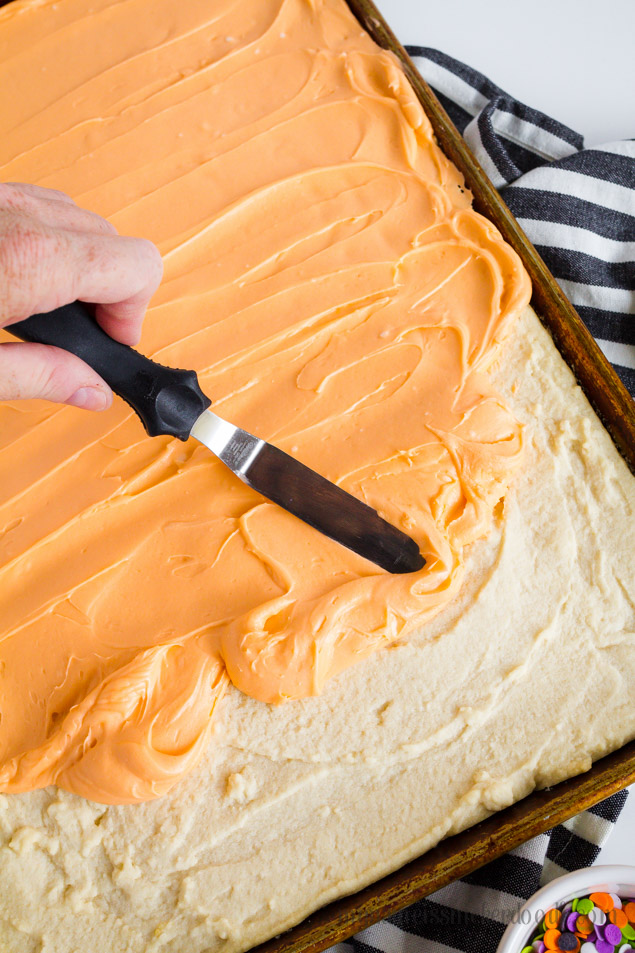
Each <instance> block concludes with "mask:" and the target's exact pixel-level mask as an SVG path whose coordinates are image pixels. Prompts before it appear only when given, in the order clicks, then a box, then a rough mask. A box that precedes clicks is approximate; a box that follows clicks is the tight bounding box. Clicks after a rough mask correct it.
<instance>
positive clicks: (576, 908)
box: [571, 897, 578, 913]
mask: <svg viewBox="0 0 635 953" xmlns="http://www.w3.org/2000/svg"><path fill="white" fill-rule="evenodd" d="M571 906H572V908H573V910H574V911H575V913H577V912H578V898H577V897H575V899H574V900H573V901H572V903H571Z"/></svg>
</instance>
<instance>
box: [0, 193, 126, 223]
mask: <svg viewBox="0 0 635 953" xmlns="http://www.w3.org/2000/svg"><path fill="white" fill-rule="evenodd" d="M52 192H53V190H52V189H40V188H38V187H37V186H33V187H32V189H29V188H28V187H27V186H25V185H15V186H13V185H11V184H2V185H0V208H3V209H5V210H6V209H7V208H8V209H11V210H12V211H14V212H21V213H22V214H23V215H28V216H31V217H32V218H33V219H35V221H36V222H37V223H38V224H39V225H47V226H49V227H51V228H66V229H69V230H73V231H79V232H104V233H107V234H109V235H113V234H114V235H116V234H117V229H116V228H115V226H114V225H112V224H111V223H110V222H108V221H106V219H105V218H102V217H101V215H97V214H96V213H95V212H90V211H89V210H88V209H85V208H80V207H79V206H78V205H75V203H74V202H73V200H72V199H69V200H68V201H62V200H60V199H56V198H51V195H50V193H52ZM62 194H63V193H60V195H62ZM66 198H67V197H66Z"/></svg>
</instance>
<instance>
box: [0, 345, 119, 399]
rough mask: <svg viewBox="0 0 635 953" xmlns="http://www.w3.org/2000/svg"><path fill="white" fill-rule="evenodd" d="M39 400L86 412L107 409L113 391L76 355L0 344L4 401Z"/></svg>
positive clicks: (0, 392) (0, 393)
mask: <svg viewBox="0 0 635 953" xmlns="http://www.w3.org/2000/svg"><path fill="white" fill-rule="evenodd" d="M32 397H39V398H42V399H43V400H52V401H56V402H57V403H60V404H72V405H73V406H74V407H83V408H84V409H86V410H105V409H106V408H107V407H110V404H111V403H112V391H111V390H110V388H109V387H108V385H107V384H106V382H105V381H103V380H102V379H101V377H99V375H98V374H96V373H95V371H94V370H93V369H92V368H91V367H89V366H88V364H84V362H83V361H81V360H80V359H79V358H78V357H75V355H74V354H69V353H68V351H62V350H61V349H60V348H58V347H48V346H47V345H45V344H22V343H16V344H13V343H7V344H0V400H24V399H27V398H32Z"/></svg>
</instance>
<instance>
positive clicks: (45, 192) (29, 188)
mask: <svg viewBox="0 0 635 953" xmlns="http://www.w3.org/2000/svg"><path fill="white" fill-rule="evenodd" d="M4 185H8V186H9V188H11V189H16V190H18V191H20V192H24V193H25V194H27V195H32V196H33V197H34V198H36V199H37V198H41V199H49V200H52V201H54V202H66V203H70V204H71V205H74V204H75V201H74V199H72V198H71V197H70V195H67V194H66V192H61V191H60V190H59V189H45V188H44V187H43V186H41V185H32V184H31V183H30V182H5V183H4Z"/></svg>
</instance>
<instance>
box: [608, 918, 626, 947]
mask: <svg viewBox="0 0 635 953" xmlns="http://www.w3.org/2000/svg"><path fill="white" fill-rule="evenodd" d="M604 939H605V940H606V942H607V943H612V944H613V946H617V944H618V943H619V942H620V940H621V939H622V931H621V930H620V928H619V927H617V926H615V924H614V923H607V924H606V926H605V927H604Z"/></svg>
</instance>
